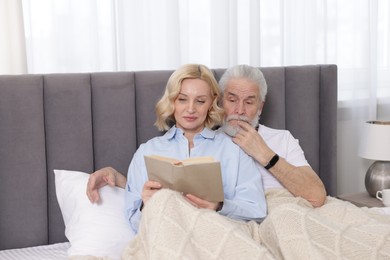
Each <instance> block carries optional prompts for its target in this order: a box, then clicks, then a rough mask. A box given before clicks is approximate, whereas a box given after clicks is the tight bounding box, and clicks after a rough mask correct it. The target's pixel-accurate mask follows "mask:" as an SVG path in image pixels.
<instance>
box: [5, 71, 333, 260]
mask: <svg viewBox="0 0 390 260" xmlns="http://www.w3.org/2000/svg"><path fill="white" fill-rule="evenodd" d="M261 70H262V71H263V73H264V75H265V78H266V80H267V83H268V86H269V92H268V95H267V103H266V105H265V107H264V110H263V114H262V118H261V121H262V122H261V123H262V124H265V125H267V126H270V127H273V128H280V129H288V130H289V131H290V132H291V133H292V134H293V135H294V136H295V138H297V139H299V141H300V144H301V146H302V148H303V150H304V151H305V155H306V158H307V159H308V161H309V163H310V164H311V166H312V167H313V169H314V170H315V171H316V173H317V174H318V175H319V176H320V178H321V180H322V181H323V182H324V184H325V187H326V190H327V193H328V195H330V196H334V195H336V188H337V172H336V117H337V114H336V111H337V110H336V109H337V66H336V65H307V66H287V67H262V68H261ZM172 72H173V71H170V70H165V71H136V72H104V73H102V72H100V73H73V74H70V73H69V74H45V75H0V183H1V186H2V187H1V190H0V212H1V213H0V250H1V251H0V259H2V258H5V259H8V258H9V259H12V256H11V255H12V254H13V253H15V255H14V258H15V259H23V257H17V256H18V254H27V256H28V255H29V254H31V255H30V257H26V259H34V258H33V257H32V254H33V253H32V252H33V251H34V252H42V254H44V252H47V251H48V250H50V248H51V249H52V250H53V252H57V253H58V257H59V258H58V259H60V257H62V256H63V252H65V251H67V250H68V249H69V247H70V245H69V242H68V238H67V236H66V235H65V223H64V220H65V221H66V217H65V216H64V214H63V213H64V209H63V208H60V205H59V200H58V196H63V195H64V194H65V193H63V194H59V188H58V187H59V186H60V185H64V183H66V182H71V183H72V184H74V183H76V181H77V183H80V182H81V180H83V181H85V178H86V177H85V176H86V175H85V174H88V173H91V172H93V171H95V170H97V169H100V168H102V167H105V166H113V167H114V168H116V169H118V170H119V171H120V172H122V173H126V172H127V167H128V165H129V163H130V161H131V159H132V155H133V153H134V152H135V150H136V149H137V147H138V146H139V145H140V144H141V143H143V142H145V141H146V140H148V139H150V138H151V137H154V136H156V135H161V133H160V132H158V131H157V129H156V128H155V127H153V123H154V120H155V115H154V104H155V102H156V100H157V99H158V98H159V97H160V96H161V95H162V93H163V89H164V88H165V84H166V82H167V79H168V78H169V76H170V75H171V73H172ZM213 72H214V74H215V76H216V78H217V79H219V78H220V76H221V75H222V73H223V72H224V69H213ZM55 169H57V170H58V173H56V174H55V173H54V170H55ZM64 170H65V171H64ZM70 172H72V173H74V176H76V175H77V177H75V178H74V179H73V180H65V179H66V178H65V177H66V176H67V175H66V174H67V173H70ZM75 172H76V173H75ZM60 175H61V177H63V176H65V177H64V178H65V179H64V180H62V181H59V180H58V179H60V177H58V176H60ZM56 186H57V189H56ZM76 186H77V185H74V186H73V187H76ZM64 192H65V191H64ZM69 192H70V191H69ZM72 192H74V193H75V196H76V197H77V196H82V195H80V194H81V193H80V190H78V191H77V192H75V191H74V190H72ZM107 193H109V192H107ZM117 195H118V194H116V196H117ZM66 196H68V194H66ZM107 196H111V195H107ZM66 198H67V197H65V199H64V200H65V201H66ZM83 205H84V206H85V205H86V204H83ZM73 206H74V207H82V205H73ZM62 207H67V206H64V205H63V206H62ZM61 210H62V211H61ZM103 210H104V209H103ZM116 210H117V209H116ZM90 218H93V215H92V216H90ZM107 218H108V219H111V216H108V217H107ZM119 228H120V227H118V229H119ZM88 232H89V231H86V233H88ZM126 235H130V236H131V234H126ZM42 246H43V247H42ZM116 246H117V245H116ZM31 248H32V249H31ZM41 249H42V250H41ZM21 250H23V252H24V253H21V252H22V251H21ZM60 251H61V252H62V253H59V252H60ZM42 256H43V255H42ZM50 258H51V257H46V259H50ZM37 259H45V257H41V258H39V257H38V258H37Z"/></svg>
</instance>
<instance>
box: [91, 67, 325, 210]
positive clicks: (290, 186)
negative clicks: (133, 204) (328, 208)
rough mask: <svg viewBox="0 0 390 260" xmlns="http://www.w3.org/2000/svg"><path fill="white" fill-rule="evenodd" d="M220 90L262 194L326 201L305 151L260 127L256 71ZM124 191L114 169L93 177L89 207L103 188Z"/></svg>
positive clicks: (239, 70)
mask: <svg viewBox="0 0 390 260" xmlns="http://www.w3.org/2000/svg"><path fill="white" fill-rule="evenodd" d="M219 85H220V87H221V90H222V92H223V97H222V100H221V101H222V105H223V108H224V110H225V122H224V125H223V126H222V128H221V129H222V130H223V131H225V132H226V133H227V134H228V135H230V136H232V138H233V141H234V142H235V143H236V144H237V145H239V146H240V147H241V148H242V149H243V150H244V151H245V152H246V153H247V154H249V155H250V156H252V158H253V159H254V160H256V161H257V162H258V163H259V164H260V165H262V166H263V167H260V168H261V169H260V174H261V176H262V178H263V185H264V188H265V189H266V190H267V189H270V188H281V187H284V188H286V189H287V190H288V191H289V192H290V193H291V194H293V195H294V196H296V197H302V198H304V199H306V200H307V201H309V202H310V203H311V204H312V205H313V206H314V207H319V206H322V205H323V204H324V202H325V199H326V191H325V187H324V185H323V183H322V181H321V180H320V178H319V177H318V175H317V174H316V173H315V172H314V170H313V169H312V168H311V167H310V165H309V163H308V162H307V160H306V158H305V156H304V152H303V150H302V148H301V147H300V146H299V143H298V140H296V139H295V138H294V137H293V136H292V135H291V133H290V132H289V131H287V130H278V129H272V128H269V127H266V126H264V125H260V124H259V118H260V116H261V113H262V110H263V107H264V104H265V100H266V95H267V83H266V80H265V78H264V76H263V73H262V72H261V71H260V70H259V69H258V68H255V67H252V66H248V65H237V66H233V67H231V68H229V69H228V70H226V72H225V73H224V74H223V75H222V77H221V79H220V81H219ZM107 184H108V185H110V186H118V187H122V188H125V185H126V177H125V176H123V175H122V174H121V173H119V172H118V171H116V170H115V169H114V168H112V167H105V168H102V169H100V170H98V171H96V172H94V173H93V174H91V175H90V178H89V181H88V186H87V195H88V198H89V199H90V201H91V202H97V201H99V199H100V197H99V193H98V189H99V188H101V187H103V186H105V185H107Z"/></svg>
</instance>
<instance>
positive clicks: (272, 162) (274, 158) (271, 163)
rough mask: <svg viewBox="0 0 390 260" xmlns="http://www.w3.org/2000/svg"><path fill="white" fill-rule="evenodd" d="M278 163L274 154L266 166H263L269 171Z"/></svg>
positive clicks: (277, 156) (276, 155)
mask: <svg viewBox="0 0 390 260" xmlns="http://www.w3.org/2000/svg"><path fill="white" fill-rule="evenodd" d="M278 161H279V155H278V154H277V153H276V154H275V155H274V156H273V157H272V158H271V160H270V161H269V162H268V164H267V165H266V166H264V168H265V169H267V170H269V169H271V168H272V167H273V166H274V165H275V164H276V163H277V162H278Z"/></svg>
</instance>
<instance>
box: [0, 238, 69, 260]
mask: <svg viewBox="0 0 390 260" xmlns="http://www.w3.org/2000/svg"><path fill="white" fill-rule="evenodd" d="M69 247H70V243H69V242H64V243H57V244H52V245H44V246H34V247H26V248H20V249H9V250H2V251H0V259H1V260H49V259H50V260H52V259H56V260H67V259H68V253H67V251H68V248H69Z"/></svg>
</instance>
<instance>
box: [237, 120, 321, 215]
mask: <svg viewBox="0 0 390 260" xmlns="http://www.w3.org/2000/svg"><path fill="white" fill-rule="evenodd" d="M238 124H239V125H240V127H241V128H242V130H240V131H239V132H238V133H237V135H236V137H234V138H233V142H235V143H236V144H238V145H239V146H240V147H241V148H242V149H243V150H244V151H245V152H246V153H247V154H249V155H250V156H252V157H253V158H254V159H255V160H256V161H257V162H258V163H260V165H263V166H265V165H267V164H268V162H269V161H270V160H271V158H272V157H273V156H274V155H275V152H274V151H272V149H271V148H269V147H268V145H267V144H266V143H265V142H264V140H263V138H262V137H261V136H260V135H259V133H258V132H257V131H256V130H255V129H254V128H253V127H251V126H250V125H249V124H247V123H245V122H239V123H238ZM269 172H270V173H271V174H272V175H273V176H274V177H275V178H276V179H277V180H278V181H279V182H280V184H282V185H283V186H284V187H285V188H286V189H287V190H288V191H289V192H291V193H292V194H293V195H294V196H297V197H302V198H304V199H306V200H307V201H309V202H310V203H311V204H312V205H313V206H314V207H320V206H322V205H323V204H324V202H325V199H326V191H325V187H324V184H323V183H322V181H321V179H320V178H319V177H318V175H317V174H316V173H315V172H314V170H313V169H312V168H311V167H310V166H301V167H296V166H294V165H292V164H290V163H288V162H287V161H286V160H285V159H284V158H279V160H278V162H277V163H276V164H275V166H273V167H272V168H270V169H269Z"/></svg>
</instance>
